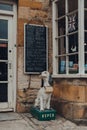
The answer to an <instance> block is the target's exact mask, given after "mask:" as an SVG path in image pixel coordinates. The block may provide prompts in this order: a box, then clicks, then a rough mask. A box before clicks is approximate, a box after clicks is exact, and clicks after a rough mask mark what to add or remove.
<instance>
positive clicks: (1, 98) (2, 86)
mask: <svg viewBox="0 0 87 130" xmlns="http://www.w3.org/2000/svg"><path fill="white" fill-rule="evenodd" d="M7 101H8V84H7V83H0V102H7Z"/></svg>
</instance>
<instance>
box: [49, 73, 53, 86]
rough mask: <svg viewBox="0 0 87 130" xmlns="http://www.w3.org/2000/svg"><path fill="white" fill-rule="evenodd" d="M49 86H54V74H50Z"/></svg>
mask: <svg viewBox="0 0 87 130" xmlns="http://www.w3.org/2000/svg"><path fill="white" fill-rule="evenodd" d="M49 84H50V85H51V86H53V79H52V74H49Z"/></svg>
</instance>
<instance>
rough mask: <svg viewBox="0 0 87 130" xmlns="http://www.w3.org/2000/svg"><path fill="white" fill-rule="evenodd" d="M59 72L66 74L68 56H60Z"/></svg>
mask: <svg viewBox="0 0 87 130" xmlns="http://www.w3.org/2000/svg"><path fill="white" fill-rule="evenodd" d="M58 63H59V67H58V73H59V74H65V73H66V57H60V58H58Z"/></svg>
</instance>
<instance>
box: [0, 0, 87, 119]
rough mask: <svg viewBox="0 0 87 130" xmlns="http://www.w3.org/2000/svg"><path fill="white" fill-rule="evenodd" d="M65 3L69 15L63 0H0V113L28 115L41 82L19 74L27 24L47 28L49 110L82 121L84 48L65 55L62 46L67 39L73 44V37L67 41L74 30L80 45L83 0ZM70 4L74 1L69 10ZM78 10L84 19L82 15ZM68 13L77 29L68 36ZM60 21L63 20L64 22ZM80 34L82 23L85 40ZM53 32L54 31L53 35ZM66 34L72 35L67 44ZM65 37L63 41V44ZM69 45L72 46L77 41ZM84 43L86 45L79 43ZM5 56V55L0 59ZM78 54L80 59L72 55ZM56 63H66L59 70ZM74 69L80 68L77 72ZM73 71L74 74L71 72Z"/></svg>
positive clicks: (86, 102) (86, 106)
mask: <svg viewBox="0 0 87 130" xmlns="http://www.w3.org/2000/svg"><path fill="white" fill-rule="evenodd" d="M60 1H61V2H60ZM66 1H67V2H68V3H69V2H70V3H69V4H68V6H69V8H68V6H67V8H68V9H69V12H67V11H68V9H66V11H65V7H64V5H67V3H66V4H65V0H52V1H51V0H3V1H2V0H0V55H1V57H0V64H1V65H0V77H1V78H0V111H17V112H29V110H30V107H31V106H32V105H33V103H34V100H35V98H36V95H37V92H38V90H39V88H40V87H41V79H40V78H39V75H38V74H34V75H33V74H25V73H24V60H25V59H24V44H25V43H24V24H25V23H27V24H34V25H35V24H36V25H45V26H47V27H48V71H49V72H50V73H52V77H53V88H54V92H53V95H52V101H51V105H52V107H53V108H55V109H56V110H57V112H58V114H60V115H62V116H64V117H66V118H68V119H70V120H74V121H77V120H83V119H86V118H87V96H86V94H87V79H86V77H87V74H86V73H84V65H82V63H83V62H84V63H85V68H86V67H87V66H86V61H85V60H84V55H85V59H86V52H85V53H84V54H83V50H84V48H83V44H81V45H79V48H80V49H77V50H79V52H78V51H77V52H75V53H74V54H73V53H71V52H69V53H65V51H67V52H68V50H67V48H66V47H68V44H67V43H68V41H70V42H71V45H73V42H72V41H74V40H73V39H74V38H76V37H77V35H76V37H74V38H73V36H72V35H73V34H77V33H78V31H79V33H78V36H79V38H76V39H75V40H76V41H77V39H78V43H79V44H80V43H83V41H84V38H83V37H84V35H83V32H84V26H83V25H84V23H83V22H84V21H85V23H87V22H86V18H87V16H86V15H87V13H86V12H87V10H86V8H87V2H86V0H83V1H82V0H78V1H74V2H72V0H66ZM59 2H60V3H59ZM84 2H85V4H84ZM72 3H75V6H74V4H72ZM84 6H85V7H84ZM80 8H81V9H82V10H80ZM84 8H85V9H84ZM77 9H78V10H79V11H78V10H77ZM84 10H85V16H84V15H83V14H84ZM64 12H66V13H64ZM74 13H75V15H73V16H75V17H76V16H77V17H78V19H76V20H77V21H79V23H78V27H76V29H77V30H74V31H75V32H74V31H73V32H70V31H72V29H71V28H69V29H70V30H69V32H68V26H69V27H70V26H71V23H72V21H71V23H70V20H71V18H72V14H74ZM58 15H59V16H60V17H59V16H58ZM69 16H71V17H69ZM83 16H84V17H85V19H84V17H83ZM75 17H74V20H75ZM64 19H66V20H65V21H64ZM83 19H84V21H83ZM77 21H74V22H77ZM65 23H66V24H65ZM57 24H59V25H57ZM7 25H8V26H7ZM65 26H66V27H65ZM2 27H3V28H4V27H5V29H3V28H2ZM58 28H59V29H58ZM78 28H79V30H78ZM65 29H66V31H65ZM3 30H4V31H3ZM7 30H8V31H7ZM65 32H66V33H65ZM67 32H68V34H67ZM86 32H87V30H86V25H85V40H86ZM57 33H59V34H58V36H57ZM63 33H64V34H63ZM1 34H3V35H1ZM69 36H72V37H70V39H69V40H67V39H68V37H69ZM61 38H64V39H61ZM65 39H66V41H64V40H65ZM58 40H59V41H58ZM3 41H4V42H3ZM57 42H58V44H59V48H58V44H57ZM75 43H76V47H78V46H77V45H78V44H77V42H75ZM84 43H85V45H86V42H85V41H84ZM69 45H70V44H69ZM85 47H86V46H85ZM57 49H59V50H57ZM71 49H72V50H73V48H72V46H70V49H69V51H71ZM75 49H76V48H74V50H75ZM4 50H5V52H4ZM85 50H86V48H85ZM75 51H76V50H75ZM3 53H4V54H3ZM5 53H6V56H5V57H4V55H5ZM78 54H79V55H80V56H77V55H78ZM7 55H8V56H7ZM73 55H76V57H75V59H76V58H77V60H76V62H78V63H75V61H74V60H73V62H72V59H73V58H72V57H73ZM64 56H65V57H66V58H65V57H64ZM69 56H71V57H69ZM61 57H62V58H61ZM78 57H80V58H78ZM58 58H59V59H58ZM69 58H70V61H71V62H70V61H69ZM78 59H79V60H78ZM65 60H66V62H65ZM62 61H63V62H62ZM68 62H69V64H70V63H73V67H74V68H73V67H72V65H70V66H68ZM4 63H5V64H4ZM60 63H64V64H65V63H66V69H65V68H64V66H63V68H62V67H61V66H60ZM64 64H63V65H64ZM78 64H79V67H78ZM7 65H8V67H7V69H6V66H7ZM4 67H5V68H4ZM69 67H70V73H69ZM78 68H80V69H79V73H78ZM65 70H66V72H65ZM71 70H72V71H71ZM73 70H74V72H76V73H72V72H73ZM7 77H8V78H7ZM2 92H3V93H2Z"/></svg>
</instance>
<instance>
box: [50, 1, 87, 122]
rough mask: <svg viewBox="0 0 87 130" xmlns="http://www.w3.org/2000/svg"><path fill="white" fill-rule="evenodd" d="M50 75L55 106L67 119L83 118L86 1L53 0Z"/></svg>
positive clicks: (86, 61)
mask: <svg viewBox="0 0 87 130" xmlns="http://www.w3.org/2000/svg"><path fill="white" fill-rule="evenodd" d="M52 10H53V17H52V18H53V78H54V97H55V99H56V101H55V102H56V103H54V105H55V107H56V108H57V109H58V111H59V112H60V113H61V114H62V115H63V116H65V117H66V118H69V119H72V120H78V119H84V118H86V108H87V96H86V95H87V79H86V78H87V1H86V0H54V1H53V2H52Z"/></svg>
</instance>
